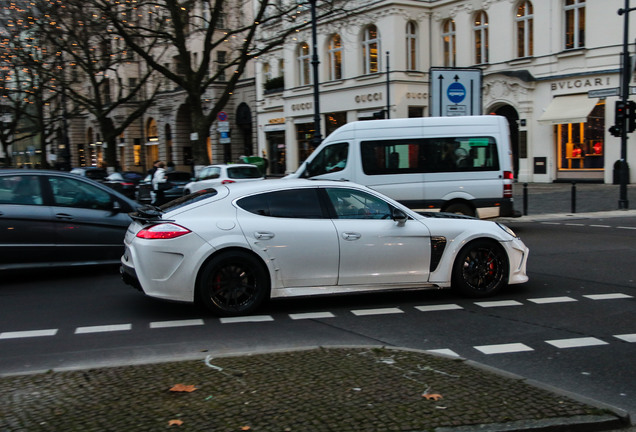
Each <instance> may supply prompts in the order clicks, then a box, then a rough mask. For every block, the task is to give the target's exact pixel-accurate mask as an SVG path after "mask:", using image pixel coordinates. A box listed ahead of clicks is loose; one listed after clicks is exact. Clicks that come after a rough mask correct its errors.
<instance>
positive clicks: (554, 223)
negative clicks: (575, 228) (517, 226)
mask: <svg viewBox="0 0 636 432" xmlns="http://www.w3.org/2000/svg"><path fill="white" fill-rule="evenodd" d="M541 223H542V224H543V225H561V222H541Z"/></svg>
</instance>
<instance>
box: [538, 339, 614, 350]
mask: <svg viewBox="0 0 636 432" xmlns="http://www.w3.org/2000/svg"><path fill="white" fill-rule="evenodd" d="M546 343H549V344H550V345H552V346H555V347H557V348H580V347H588V346H597V345H607V342H605V341H602V340H600V339H597V338H595V337H582V338H570V339H555V340H549V341H546Z"/></svg>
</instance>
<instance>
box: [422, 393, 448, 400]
mask: <svg viewBox="0 0 636 432" xmlns="http://www.w3.org/2000/svg"><path fill="white" fill-rule="evenodd" d="M422 397H423V398H426V399H427V400H434V401H438V400H440V399H443V397H442V395H441V394H437V393H424V394H423V395H422Z"/></svg>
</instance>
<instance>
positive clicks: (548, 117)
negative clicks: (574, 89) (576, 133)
mask: <svg viewBox="0 0 636 432" xmlns="http://www.w3.org/2000/svg"><path fill="white" fill-rule="evenodd" d="M597 103H598V99H597V98H588V97H587V94H581V95H571V96H560V97H555V98H554V99H552V102H550V105H549V106H548V108H547V109H546V110H545V112H544V113H543V114H542V115H541V117H539V122H541V123H549V124H564V123H585V122H586V121H587V116H589V115H590V112H592V110H593V109H594V107H595V106H596V104H597Z"/></svg>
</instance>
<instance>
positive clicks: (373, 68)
mask: <svg viewBox="0 0 636 432" xmlns="http://www.w3.org/2000/svg"><path fill="white" fill-rule="evenodd" d="M379 54H380V36H379V35H378V29H377V27H376V26H374V25H370V26H368V27H367V28H365V29H364V36H363V38H362V61H363V69H362V73H363V74H365V75H366V74H370V73H377V72H379V71H380V55H379Z"/></svg>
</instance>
